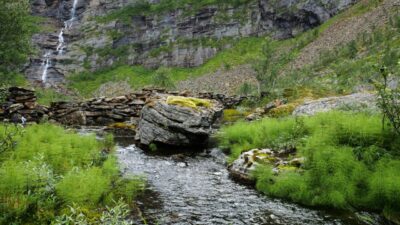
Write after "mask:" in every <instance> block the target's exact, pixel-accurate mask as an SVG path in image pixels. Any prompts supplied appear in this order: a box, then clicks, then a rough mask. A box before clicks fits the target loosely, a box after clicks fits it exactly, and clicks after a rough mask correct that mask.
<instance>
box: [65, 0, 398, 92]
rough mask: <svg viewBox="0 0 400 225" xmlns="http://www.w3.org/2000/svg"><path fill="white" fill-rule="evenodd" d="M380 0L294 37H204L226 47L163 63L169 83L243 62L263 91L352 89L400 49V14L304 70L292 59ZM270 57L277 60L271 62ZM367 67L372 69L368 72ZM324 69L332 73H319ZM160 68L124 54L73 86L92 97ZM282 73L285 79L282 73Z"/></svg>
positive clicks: (147, 78)
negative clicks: (196, 59) (193, 61)
mask: <svg viewBox="0 0 400 225" xmlns="http://www.w3.org/2000/svg"><path fill="white" fill-rule="evenodd" d="M379 3H380V1H367V2H364V1H362V2H360V3H358V4H356V5H354V6H353V7H351V8H350V9H349V10H346V11H345V12H343V13H341V14H339V15H337V16H335V17H333V18H331V19H330V20H328V21H327V22H326V23H324V24H323V25H321V26H320V27H317V28H315V29H313V30H310V31H307V32H305V33H303V34H300V35H298V36H296V37H294V38H292V39H288V40H273V39H271V38H268V37H247V38H240V39H229V43H230V44H231V46H232V47H231V48H228V49H223V47H221V46H224V44H223V43H224V42H223V43H222V44H221V43H219V42H221V40H218V41H217V40H214V41H213V40H212V39H209V40H206V41H202V40H199V41H200V42H199V44H202V45H203V44H204V45H207V46H208V45H212V46H214V45H215V46H219V47H218V48H221V49H222V50H221V51H220V52H219V53H217V55H216V56H214V57H213V58H211V59H210V60H208V61H207V62H206V63H205V64H203V65H201V66H199V67H195V68H177V67H172V68H162V70H163V71H164V72H165V73H166V74H168V76H169V81H170V82H169V83H172V84H176V83H177V82H179V81H181V80H186V79H188V78H191V77H197V76H203V75H207V74H210V73H213V72H215V71H217V70H220V69H222V70H231V69H234V68H235V67H236V66H239V65H243V64H251V65H253V67H254V68H255V70H256V71H257V74H258V76H257V77H258V78H259V81H260V82H261V86H262V87H260V88H261V89H260V90H259V91H269V92H271V91H272V92H274V93H275V94H276V95H278V96H279V95H282V94H283V91H284V89H286V88H287V87H289V86H293V82H294V81H296V85H295V86H297V87H296V90H291V92H293V93H297V92H298V91H297V89H308V90H311V91H312V92H315V93H314V95H315V96H326V95H332V94H344V93H349V92H351V91H352V88H353V87H354V86H355V85H358V84H365V81H366V80H368V79H370V78H372V77H374V75H375V74H371V73H372V70H370V69H369V68H370V66H371V65H374V64H376V63H378V60H380V59H379V57H380V56H381V55H382V54H384V53H385V50H388V49H390V51H392V52H395V51H397V50H398V41H399V32H398V18H396V17H393V19H392V20H391V24H390V25H388V26H385V27H376V28H374V31H373V32H372V33H365V34H362V35H360V37H359V38H358V39H357V40H355V41H353V42H351V43H349V44H346V45H343V46H339V47H337V48H336V49H334V50H332V51H329V52H323V53H321V56H320V57H319V58H320V59H319V60H318V61H317V62H314V63H313V64H312V65H308V66H305V67H304V68H302V69H301V70H291V69H290V68H288V65H289V64H290V62H292V61H293V60H294V59H295V58H296V57H297V56H298V55H299V53H300V52H301V51H302V49H303V48H304V47H306V46H307V45H308V44H309V43H311V42H312V41H314V40H316V39H317V38H318V37H319V35H320V33H322V32H323V31H325V30H326V29H328V28H329V26H331V25H333V24H335V22H337V21H341V20H344V19H347V18H350V17H352V16H356V15H360V14H363V13H365V12H367V11H369V10H371V9H373V8H374V7H376V6H377V5H378V4H379ZM213 42H215V43H213ZM370 46H371V47H372V48H371V47H370ZM164 50H168V49H160V51H164ZM266 51H268V52H266ZM106 52H107V51H106ZM397 52H398V51H397ZM102 54H106V53H102ZM107 54H108V53H107ZM110 54H111V53H110ZM112 54H113V55H114V56H115V57H116V58H123V57H124V55H125V51H122V50H121V51H120V50H119V51H112ZM267 58H268V59H267ZM270 58H272V60H271V59H270ZM265 63H268V64H270V65H273V66H270V67H268V65H265ZM263 64H264V65H263ZM346 68H347V70H348V69H349V68H354V70H352V71H350V72H349V73H348V71H347V70H346ZM365 71H366V72H367V74H366V76H363V75H362V74H363V73H364V72H365ZM328 72H329V73H328ZM321 73H324V74H326V75H325V76H319V75H320V74H321ZM156 74H157V70H151V69H145V68H143V67H142V66H128V65H126V64H124V62H123V60H122V61H121V62H120V64H118V63H116V64H115V65H114V66H113V67H109V68H104V69H101V70H99V71H97V72H94V73H93V72H89V71H88V72H83V73H79V74H75V75H73V76H71V77H69V81H70V84H69V87H70V88H71V89H74V90H78V91H79V92H80V94H81V95H82V96H84V97H90V96H92V94H93V92H94V91H96V90H97V89H98V88H99V87H100V86H101V85H102V84H103V83H107V82H110V81H128V83H130V84H131V86H132V88H133V89H139V88H142V87H144V86H157V85H156V84H155V82H154V81H155V79H154V77H155V76H156ZM278 75H279V76H278ZM267 76H270V78H271V77H276V79H275V81H274V82H273V83H274V86H273V87H272V89H274V90H271V87H270V86H268V85H267V86H266V85H264V84H270V83H271V82H270V81H271V80H270V79H268V78H266V77H267ZM278 77H279V79H277V78H278ZM263 83H264V84H263ZM337 83H338V84H337ZM320 84H321V85H320ZM170 86H172V85H170ZM274 97H276V96H274Z"/></svg>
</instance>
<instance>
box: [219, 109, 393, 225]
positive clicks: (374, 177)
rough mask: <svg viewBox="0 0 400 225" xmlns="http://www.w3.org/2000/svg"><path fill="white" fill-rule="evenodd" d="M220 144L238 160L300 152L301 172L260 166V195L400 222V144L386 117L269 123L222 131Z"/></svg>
mask: <svg viewBox="0 0 400 225" xmlns="http://www.w3.org/2000/svg"><path fill="white" fill-rule="evenodd" d="M219 138H220V144H221V146H222V147H224V148H228V149H230V151H231V157H232V159H235V158H237V156H238V155H239V154H240V153H241V152H243V151H247V150H250V149H253V148H272V149H274V150H280V149H284V148H293V147H295V148H296V149H297V153H296V156H293V157H305V163H304V165H303V166H302V167H301V168H300V169H299V170H296V171H293V170H292V171H289V170H288V171H283V172H280V173H279V174H278V175H277V174H275V173H273V172H272V167H271V165H270V164H265V165H263V166H259V167H258V169H257V170H256V172H255V174H254V177H255V179H256V181H257V185H256V187H257V189H258V190H260V191H261V192H263V193H265V194H268V195H271V196H274V197H279V198H284V199H288V200H291V201H294V202H298V203H301V204H304V205H310V206H325V207H331V208H337V209H345V210H354V209H364V210H372V211H376V212H382V213H383V214H384V215H385V216H386V217H387V218H390V219H391V220H393V221H399V219H400V214H399V212H400V199H398V197H399V196H398V194H397V193H399V192H400V183H399V182H398V181H399V179H398V178H399V175H398V173H397V172H396V171H398V170H399V169H400V167H399V166H400V158H399V157H400V139H399V138H398V136H396V133H395V132H394V131H393V129H392V127H391V126H385V127H382V117H381V116H380V115H371V114H363V113H359V114H354V113H346V112H331V113H325V114H319V115H317V116H314V117H304V118H294V117H286V118H280V119H271V118H266V119H263V120H261V121H258V122H254V123H245V122H239V123H237V124H234V125H232V126H228V127H225V128H223V129H222V131H221V134H220V137H219Z"/></svg>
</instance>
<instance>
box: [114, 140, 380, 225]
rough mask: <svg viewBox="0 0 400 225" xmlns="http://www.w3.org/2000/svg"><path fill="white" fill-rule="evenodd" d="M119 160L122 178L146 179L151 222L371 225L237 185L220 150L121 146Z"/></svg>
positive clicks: (142, 202)
mask: <svg viewBox="0 0 400 225" xmlns="http://www.w3.org/2000/svg"><path fill="white" fill-rule="evenodd" d="M117 156H118V159H119V162H120V165H121V170H122V171H123V173H124V175H126V176H130V175H143V176H145V177H146V178H147V180H148V182H149V187H148V190H147V191H146V193H147V194H145V196H144V197H142V198H141V200H139V205H140V208H142V211H143V216H144V218H146V219H147V223H148V224H176V225H186V224H188V225H189V224H207V225H208V224H209V225H211V224H212V225H217V224H227V225H229V224H232V225H241V224H254V225H256V224H260V225H261V224H265V225H320V224H321V225H322V224H324V225H325V224H326V225H330V224H332V225H339V224H343V225H350V224H368V223H361V222H360V221H358V220H357V219H356V218H357V217H356V216H355V214H339V213H332V212H330V213H328V212H325V211H321V210H314V209H309V208H305V207H301V206H299V205H296V204H290V203H285V202H282V201H279V200H274V199H271V198H268V197H265V196H263V195H261V194H259V193H258V192H257V191H256V190H254V189H253V188H251V187H248V186H244V185H241V184H238V183H236V182H234V181H232V180H231V179H230V177H229V174H228V171H227V169H226V164H225V155H224V154H223V153H222V152H221V151H220V150H218V149H212V150H207V151H204V152H202V153H191V154H186V155H185V156H182V155H178V156H179V157H177V155H154V154H148V153H145V152H144V151H143V150H141V149H139V148H137V147H136V146H135V145H133V144H126V143H121V142H120V145H119V147H118V150H117ZM182 157H183V158H182ZM177 158H178V159H177ZM371 224H374V223H371ZM378 224H379V223H378Z"/></svg>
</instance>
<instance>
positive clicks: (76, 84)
mask: <svg viewBox="0 0 400 225" xmlns="http://www.w3.org/2000/svg"><path fill="white" fill-rule="evenodd" d="M263 42H264V39H263V38H245V39H242V40H240V41H239V42H238V43H237V44H236V45H235V46H234V47H233V48H231V49H227V50H225V51H222V52H220V53H218V54H217V55H216V56H215V57H214V58H212V59H211V60H209V61H208V62H206V63H205V64H204V65H202V66H200V67H196V68H167V69H166V72H167V73H168V75H169V77H170V78H171V80H172V82H175V83H176V82H178V81H181V80H185V79H188V78H189V77H196V76H201V75H204V74H207V73H211V72H214V71H216V70H218V69H219V68H223V67H225V66H226V65H227V64H229V65H241V64H246V63H250V62H252V61H254V60H255V59H257V58H258V57H260V55H261V51H260V49H261V47H262V45H263ZM156 72H157V71H156V70H150V69H145V68H143V67H141V66H127V65H121V66H115V67H112V68H107V69H104V70H102V71H98V72H95V73H92V72H85V73H81V74H76V75H74V76H71V77H70V78H69V81H70V84H69V87H70V88H74V89H76V90H79V92H80V94H81V95H82V96H85V97H88V96H90V95H91V93H93V92H94V91H95V90H97V89H98V88H99V87H100V85H102V84H104V83H107V82H109V81H123V80H127V81H128V82H129V83H130V84H131V86H132V88H134V89H140V88H143V87H145V86H151V85H153V84H154V79H153V77H154V76H155V75H156Z"/></svg>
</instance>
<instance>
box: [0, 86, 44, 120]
mask: <svg viewBox="0 0 400 225" xmlns="http://www.w3.org/2000/svg"><path fill="white" fill-rule="evenodd" d="M5 100H6V101H5V102H4V103H3V104H2V109H0V117H3V118H7V119H9V120H10V121H11V122H16V123H20V122H21V119H22V117H24V118H25V119H26V121H27V122H39V121H40V120H41V119H42V118H43V116H44V115H47V113H48V109H47V107H44V106H41V105H39V104H37V102H36V96H35V92H34V91H33V90H28V89H24V88H19V87H11V88H9V89H8V96H7V98H6V99H5Z"/></svg>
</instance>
